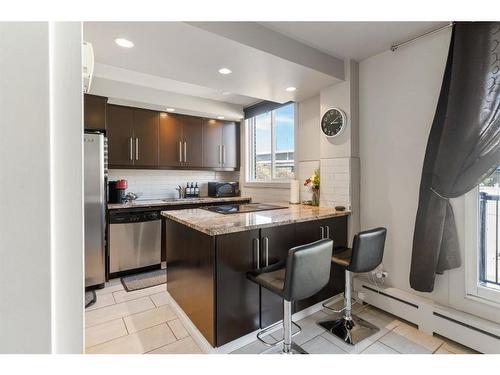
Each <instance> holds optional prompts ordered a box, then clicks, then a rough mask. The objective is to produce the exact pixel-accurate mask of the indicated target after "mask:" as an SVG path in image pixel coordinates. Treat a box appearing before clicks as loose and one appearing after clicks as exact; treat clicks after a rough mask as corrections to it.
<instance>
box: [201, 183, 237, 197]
mask: <svg viewBox="0 0 500 375" xmlns="http://www.w3.org/2000/svg"><path fill="white" fill-rule="evenodd" d="M208 196H209V197H215V198H222V197H239V196H240V184H239V183H238V182H209V183H208Z"/></svg>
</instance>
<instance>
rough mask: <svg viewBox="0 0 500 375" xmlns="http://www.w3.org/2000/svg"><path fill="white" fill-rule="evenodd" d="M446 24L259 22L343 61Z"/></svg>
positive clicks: (359, 58) (378, 51) (358, 59)
mask: <svg viewBox="0 0 500 375" xmlns="http://www.w3.org/2000/svg"><path fill="white" fill-rule="evenodd" d="M447 23H449V22H261V23H260V24H261V25H263V26H265V27H267V28H269V29H271V30H274V31H277V32H279V33H282V34H284V35H287V36H289V37H291V38H294V39H296V40H297V41H300V42H302V43H304V44H307V45H309V46H310V47H313V48H316V49H318V50H320V51H323V52H325V53H328V54H330V55H332V56H336V57H339V58H343V59H347V58H350V59H354V60H356V61H361V60H364V59H366V58H368V57H370V56H374V55H376V54H378V53H381V52H383V51H387V50H389V48H390V47H391V45H392V44H393V43H397V42H401V41H404V40H406V39H408V38H412V37H414V36H417V35H419V34H421V33H424V32H426V31H429V30H432V29H434V28H436V27H439V26H443V25H446V24H447Z"/></svg>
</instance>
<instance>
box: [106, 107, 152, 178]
mask: <svg viewBox="0 0 500 375" xmlns="http://www.w3.org/2000/svg"><path fill="white" fill-rule="evenodd" d="M107 125H108V131H107V135H108V154H109V155H108V159H109V166H110V168H113V167H115V168H120V167H122V168H131V167H137V168H157V167H158V157H159V128H160V116H159V113H158V112H156V111H149V110H146V109H137V108H130V107H123V106H119V105H108V123H107Z"/></svg>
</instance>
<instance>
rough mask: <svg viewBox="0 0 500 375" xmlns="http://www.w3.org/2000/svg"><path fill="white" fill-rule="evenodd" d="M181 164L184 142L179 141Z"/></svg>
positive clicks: (180, 161)
mask: <svg viewBox="0 0 500 375" xmlns="http://www.w3.org/2000/svg"><path fill="white" fill-rule="evenodd" d="M179 163H182V142H181V141H179Z"/></svg>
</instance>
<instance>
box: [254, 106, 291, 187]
mask: <svg viewBox="0 0 500 375" xmlns="http://www.w3.org/2000/svg"><path fill="white" fill-rule="evenodd" d="M285 105H292V106H293V134H294V139H293V153H294V174H295V175H294V177H292V178H286V177H285V178H276V155H275V151H276V129H275V117H276V111H277V110H279V109H280V108H282V107H278V108H275V109H273V110H272V111H268V112H264V113H271V179H270V180H255V179H253V178H252V176H253V175H254V171H253V170H252V168H253V163H252V160H253V157H254V150H255V147H254V146H255V137H254V134H253V130H254V129H255V123H256V117H257V116H254V117H251V118H249V119H246V120H245V148H246V150H245V181H244V185H245V186H247V187H269V188H289V186H290V181H291V180H293V179H294V178H296V177H297V176H296V171H297V144H296V140H297V103H287V104H285ZM285 105H284V106H285Z"/></svg>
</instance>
